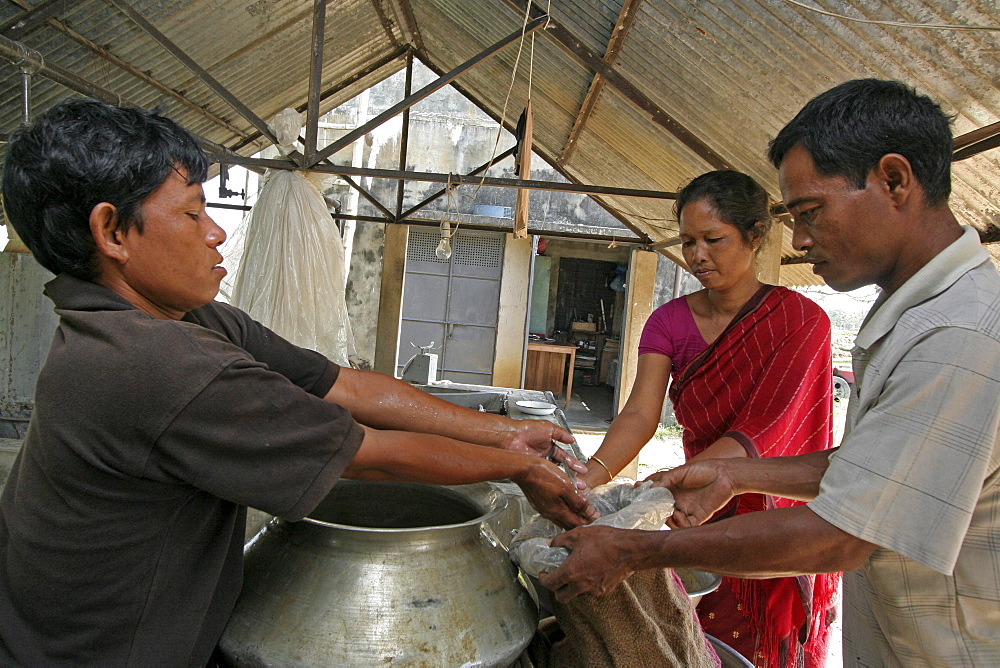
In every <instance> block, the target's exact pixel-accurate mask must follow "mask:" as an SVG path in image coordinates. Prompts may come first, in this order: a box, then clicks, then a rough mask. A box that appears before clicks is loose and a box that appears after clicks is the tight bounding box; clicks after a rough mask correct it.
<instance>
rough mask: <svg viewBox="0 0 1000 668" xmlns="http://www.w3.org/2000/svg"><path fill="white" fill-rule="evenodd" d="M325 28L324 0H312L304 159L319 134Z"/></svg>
mask: <svg viewBox="0 0 1000 668" xmlns="http://www.w3.org/2000/svg"><path fill="white" fill-rule="evenodd" d="M325 26H326V0H313V34H312V54H311V55H312V58H311V59H310V61H309V99H308V100H307V101H306V109H307V110H308V113H307V114H306V142H305V152H306V158H307V159H308V158H310V157H312V155H313V154H315V153H316V136H317V135H318V134H319V92H320V91H319V87H320V86H321V85H322V81H323V34H324V28H325Z"/></svg>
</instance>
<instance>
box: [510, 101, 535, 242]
mask: <svg viewBox="0 0 1000 668" xmlns="http://www.w3.org/2000/svg"><path fill="white" fill-rule="evenodd" d="M533 125H534V117H533V114H532V111H531V98H528V104H527V106H526V107H525V108H524V113H522V114H521V119H520V122H518V124H517V134H518V137H517V154H516V155H515V156H514V170H515V171H516V172H517V178H519V179H523V180H527V179H530V178H531V134H532V132H533ZM530 194H531V191H530V190H528V189H527V188H518V189H517V199H516V200H515V202H514V236H515V237H517V238H518V239H526V238H527V237H528V209H529V201H530V200H529V195H530Z"/></svg>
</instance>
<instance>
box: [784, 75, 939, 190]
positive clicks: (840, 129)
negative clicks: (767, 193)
mask: <svg viewBox="0 0 1000 668" xmlns="http://www.w3.org/2000/svg"><path fill="white" fill-rule="evenodd" d="M951 120H952V117H950V116H947V115H946V114H945V113H944V111H942V109H941V107H940V106H939V105H938V104H937V103H936V102H934V100H932V99H931V98H929V97H927V96H926V95H921V94H919V93H917V91H916V90H914V89H913V88H911V87H910V86H907V85H906V84H904V83H902V82H899V81H883V80H881V79H855V80H853V81H848V82H846V83H842V84H840V85H839V86H836V87H834V88H831V89H830V90H828V91H826V92H825V93H821V94H820V95H818V96H816V97H815V98H813V99H812V100H810V101H809V102H808V103H807V104H806V106H804V107H803V108H802V110H801V111H800V112H799V113H798V114H797V115H796V116H795V118H793V119H792V120H791V122H789V123H788V125H786V126H785V127H784V128H782V130H781V132H779V133H778V136H777V137H775V138H774V139H773V140H772V141H771V144H770V146H769V147H768V154H767V155H768V158H769V159H770V161H771V163H772V164H773V165H774V166H775V167H780V166H781V161H782V160H783V159H784V158H785V154H787V153H788V151H790V150H791V149H792V147H794V146H796V145H799V144H801V145H802V147H803V148H804V149H805V150H806V151H807V152H808V153H809V155H810V157H812V160H813V163H814V164H815V165H816V171H818V172H819V173H820V174H823V175H824V176H842V177H844V178H846V179H847V180H848V181H849V182H851V183H853V184H854V185H855V186H856V187H857V188H858V189H859V190H860V189H864V187H865V184H866V182H867V178H868V174H869V172H871V170H872V169H873V168H874V167H875V166H876V165H877V164H878V161H879V160H880V159H881V158H882V156H884V155H887V154H889V153H898V154H900V155H902V156H903V157H905V158H906V159H907V160H909V162H910V165H911V166H912V167H913V173H914V175H915V176H916V178H917V180H918V181H919V182H920V185H921V186H922V187H923V189H924V194H925V196H926V199H927V205H928V206H932V207H934V206H939V205H942V204H944V203H946V202H947V201H948V196H949V195H950V194H951V158H952V136H951Z"/></svg>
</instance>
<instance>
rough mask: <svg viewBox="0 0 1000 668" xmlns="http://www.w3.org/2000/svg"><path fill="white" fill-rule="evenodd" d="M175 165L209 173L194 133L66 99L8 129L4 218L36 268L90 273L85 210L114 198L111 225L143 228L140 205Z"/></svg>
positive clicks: (199, 178) (200, 176) (194, 178)
mask: <svg viewBox="0 0 1000 668" xmlns="http://www.w3.org/2000/svg"><path fill="white" fill-rule="evenodd" d="M174 168H184V169H185V170H187V178H188V183H189V184H190V183H201V182H203V181H205V179H206V178H207V176H208V158H207V157H206V156H205V153H204V152H203V151H202V150H201V148H200V147H199V146H198V144H197V142H196V140H195V139H194V137H193V136H192V135H191V134H190V133H189V132H188V131H187V130H185V129H183V128H182V127H181V126H179V125H178V124H177V123H175V122H174V121H172V120H170V119H168V118H164V117H163V116H160V115H159V114H157V113H155V112H149V111H143V110H141V109H131V108H125V107H116V106H113V105H110V104H105V103H103V102H98V101H96V100H88V99H73V100H69V101H66V102H63V103H61V104H58V105H56V106H55V107H52V108H51V109H49V110H48V111H46V112H45V113H43V114H42V115H40V116H39V117H38V119H37V120H36V121H35V122H34V123H33V124H32V125H30V126H28V127H26V128H22V129H20V130H18V131H17V132H15V133H14V136H13V137H12V139H11V142H10V144H9V146H8V149H7V157H6V161H5V164H4V172H3V202H4V210H5V211H6V214H7V219H8V220H9V221H10V222H11V224H12V225H13V226H14V229H15V230H16V231H17V233H18V235H19V236H20V237H21V240H22V241H24V243H25V245H27V247H28V248H29V249H31V252H32V253H34V255H35V258H36V259H37V260H38V262H40V263H41V265H42V266H43V267H45V268H46V269H48V270H49V271H51V272H52V273H54V274H59V273H63V272H65V273H68V274H71V275H73V276H76V277H77V278H81V279H84V280H88V281H90V280H94V278H96V277H97V267H96V264H95V261H94V260H95V257H94V252H95V244H94V238H93V236H92V235H91V232H90V212H91V210H92V209H93V208H94V206H96V205H97V204H99V203H100V202H108V203H110V204H113V205H114V206H115V208H116V209H117V213H118V226H119V227H120V228H121V229H122V230H123V231H125V230H128V229H129V228H130V227H131V226H132V225H135V226H136V229H137V230H138V231H139V232H140V233H142V210H141V205H142V202H143V200H145V199H146V198H147V197H148V196H149V195H150V194H152V193H153V191H155V190H156V189H157V188H159V187H160V185H161V184H162V183H163V182H164V181H165V180H166V179H167V176H168V175H169V174H170V172H171V171H172V170H173V169H174Z"/></svg>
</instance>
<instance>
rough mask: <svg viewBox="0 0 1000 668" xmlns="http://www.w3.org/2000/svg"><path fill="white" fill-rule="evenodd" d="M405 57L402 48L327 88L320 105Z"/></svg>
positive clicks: (245, 142) (301, 107) (254, 136)
mask: <svg viewBox="0 0 1000 668" xmlns="http://www.w3.org/2000/svg"><path fill="white" fill-rule="evenodd" d="M404 55H406V48H405V47H404V48H401V49H398V50H396V51H393V52H392V53H390V54H389V55H388V56H386V57H385V58H382V59H381V60H378V61H376V62H374V63H372V64H370V65H369V66H368V67H366V68H364V69H363V70H361V71H359V72H356V73H355V74H353V75H351V76H350V77H348V78H347V79H344V80H343V81H341V82H340V83H338V84H336V85H335V86H332V87H330V88H327V89H326V90H325V91H323V92H322V93H321V94H320V96H319V97H320V103H322V102H323V101H324V100H326V99H327V98H329V97H330V96H332V95H336V94H337V93H339V92H340V91H342V90H344V89H345V88H348V87H349V86H353V85H354V84H356V83H357V82H359V81H361V80H363V79H364V78H365V77H368V76H371V75H372V74H374V73H375V72H378V71H379V70H381V69H382V68H383V67H385V66H386V65H388V64H389V63H391V62H392V61H394V60H398V59H400V58H401V57H403V56H404ZM307 106H308V103H305V104H300V105H299V106H297V107H295V111H297V112H299V113H300V114H301V113H302V112H304V111H306V108H307ZM262 136H263V135H261V133H260V132H254V133H252V134H250V135H247V137H246V138H245V139H243V140H241V141H239V142H237V143H236V144H233V145H232V146H230V147H229V150H230V151H238V150H240V149H241V148H243V147H244V146H248V145H249V144H252V143H253V142H255V141H257V140H258V139H260V138H261V137H262Z"/></svg>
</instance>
